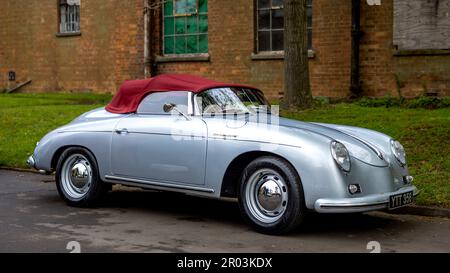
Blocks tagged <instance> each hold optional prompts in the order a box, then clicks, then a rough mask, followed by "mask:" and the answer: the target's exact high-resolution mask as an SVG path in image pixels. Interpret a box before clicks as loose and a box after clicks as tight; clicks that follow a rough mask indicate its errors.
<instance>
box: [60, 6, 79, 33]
mask: <svg viewBox="0 0 450 273" xmlns="http://www.w3.org/2000/svg"><path fill="white" fill-rule="evenodd" d="M59 32H60V33H77V32H80V0H59Z"/></svg>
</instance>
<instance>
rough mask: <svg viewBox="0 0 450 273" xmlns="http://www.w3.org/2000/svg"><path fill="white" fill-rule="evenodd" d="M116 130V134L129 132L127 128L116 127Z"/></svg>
mask: <svg viewBox="0 0 450 273" xmlns="http://www.w3.org/2000/svg"><path fill="white" fill-rule="evenodd" d="M115 132H116V134H119V135H126V134H128V133H129V132H128V130H127V128H122V129H116V130H115Z"/></svg>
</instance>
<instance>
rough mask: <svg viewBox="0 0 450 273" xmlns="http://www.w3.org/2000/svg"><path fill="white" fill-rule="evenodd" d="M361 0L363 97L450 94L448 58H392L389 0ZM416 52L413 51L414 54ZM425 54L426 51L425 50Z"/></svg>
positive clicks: (422, 56)
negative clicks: (371, 1)
mask: <svg viewBox="0 0 450 273" xmlns="http://www.w3.org/2000/svg"><path fill="white" fill-rule="evenodd" d="M381 3H382V4H381V5H380V6H368V5H367V4H366V1H365V0H361V7H362V9H361V29H362V31H363V33H364V35H363V36H362V39H361V80H362V88H363V94H364V95H365V96H386V95H393V96H397V95H398V94H399V92H400V93H401V94H402V96H405V97H415V96H420V95H424V94H426V93H436V94H438V95H440V96H449V95H450V73H449V71H450V55H431V56H426V55H419V56H415V55H403V56H397V55H395V48H394V45H393V42H392V41H393V39H392V37H393V25H394V17H393V0H383V1H381ZM416 53H417V52H416ZM425 53H426V51H425Z"/></svg>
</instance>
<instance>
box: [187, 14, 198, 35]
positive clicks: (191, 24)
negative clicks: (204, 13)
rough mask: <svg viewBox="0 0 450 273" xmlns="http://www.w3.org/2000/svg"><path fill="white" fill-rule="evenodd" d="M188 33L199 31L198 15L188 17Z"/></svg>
mask: <svg viewBox="0 0 450 273" xmlns="http://www.w3.org/2000/svg"><path fill="white" fill-rule="evenodd" d="M186 30H187V33H198V25H197V16H189V17H187V24H186Z"/></svg>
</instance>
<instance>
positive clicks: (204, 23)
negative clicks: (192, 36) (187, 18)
mask: <svg viewBox="0 0 450 273" xmlns="http://www.w3.org/2000/svg"><path fill="white" fill-rule="evenodd" d="M198 28H199V30H198V31H199V32H200V33H206V32H208V15H199V16H198Z"/></svg>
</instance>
